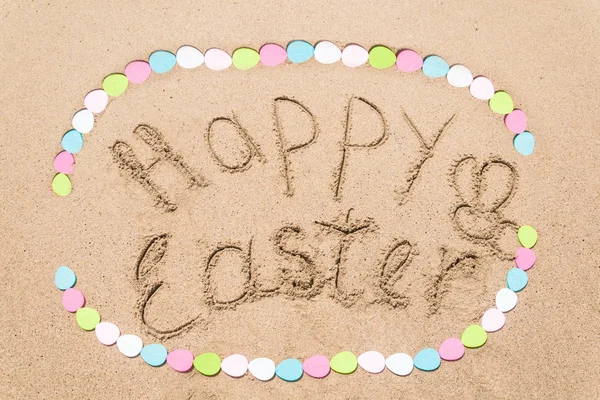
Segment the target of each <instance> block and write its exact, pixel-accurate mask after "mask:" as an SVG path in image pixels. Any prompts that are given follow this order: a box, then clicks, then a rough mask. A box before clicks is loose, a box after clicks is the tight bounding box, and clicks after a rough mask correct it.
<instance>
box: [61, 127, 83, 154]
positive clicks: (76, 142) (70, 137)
mask: <svg viewBox="0 0 600 400" xmlns="http://www.w3.org/2000/svg"><path fill="white" fill-rule="evenodd" d="M60 143H61V144H62V147H63V149H65V151H67V152H69V153H71V154H77V153H79V152H80V151H81V148H82V147H83V136H82V135H81V133H79V132H78V131H76V130H75V129H71V130H70V131H68V132H67V133H65V134H64V135H63V137H62V140H61V141H60Z"/></svg>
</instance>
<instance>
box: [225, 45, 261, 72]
mask: <svg viewBox="0 0 600 400" xmlns="http://www.w3.org/2000/svg"><path fill="white" fill-rule="evenodd" d="M231 59H232V62H233V66H234V67H236V68H237V69H239V70H242V71H246V70H248V69H251V68H254V67H255V66H256V64H258V62H259V61H260V55H259V54H258V52H257V51H256V50H254V49H250V48H247V47H241V48H239V49H237V50H236V51H234V52H233V56H232V57H231Z"/></svg>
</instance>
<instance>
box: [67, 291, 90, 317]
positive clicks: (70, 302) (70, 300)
mask: <svg viewBox="0 0 600 400" xmlns="http://www.w3.org/2000/svg"><path fill="white" fill-rule="evenodd" d="M84 305H85V297H83V293H81V292H80V291H79V290H77V289H73V288H69V289H67V290H65V291H64V293H63V306H64V307H65V310H67V311H68V312H75V311H77V310H79V309H80V308H81V307H83V306H84Z"/></svg>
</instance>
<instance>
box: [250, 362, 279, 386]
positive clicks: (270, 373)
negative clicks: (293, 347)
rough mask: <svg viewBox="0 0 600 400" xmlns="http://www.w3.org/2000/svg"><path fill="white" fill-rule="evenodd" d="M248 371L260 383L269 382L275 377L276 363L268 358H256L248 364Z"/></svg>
mask: <svg viewBox="0 0 600 400" xmlns="http://www.w3.org/2000/svg"><path fill="white" fill-rule="evenodd" d="M248 371H250V373H251V374H252V376H254V377H255V378H256V379H258V380H259V381H268V380H271V379H273V377H274V376H275V363H274V362H273V361H272V360H270V359H268V358H264V357H261V358H255V359H254V360H252V361H250V362H249V363H248Z"/></svg>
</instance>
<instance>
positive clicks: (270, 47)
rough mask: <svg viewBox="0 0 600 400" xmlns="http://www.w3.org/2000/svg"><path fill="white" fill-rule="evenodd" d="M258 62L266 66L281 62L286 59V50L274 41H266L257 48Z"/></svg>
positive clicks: (273, 65)
mask: <svg viewBox="0 0 600 400" xmlns="http://www.w3.org/2000/svg"><path fill="white" fill-rule="evenodd" d="M259 55H260V62H261V63H263V65H266V66H268V67H275V66H277V65H279V64H283V63H284V62H285V60H286V59H287V52H286V51H285V49H284V48H283V47H281V46H280V45H278V44H275V43H267V44H265V45H263V46H262V47H261V48H260V50H259Z"/></svg>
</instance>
